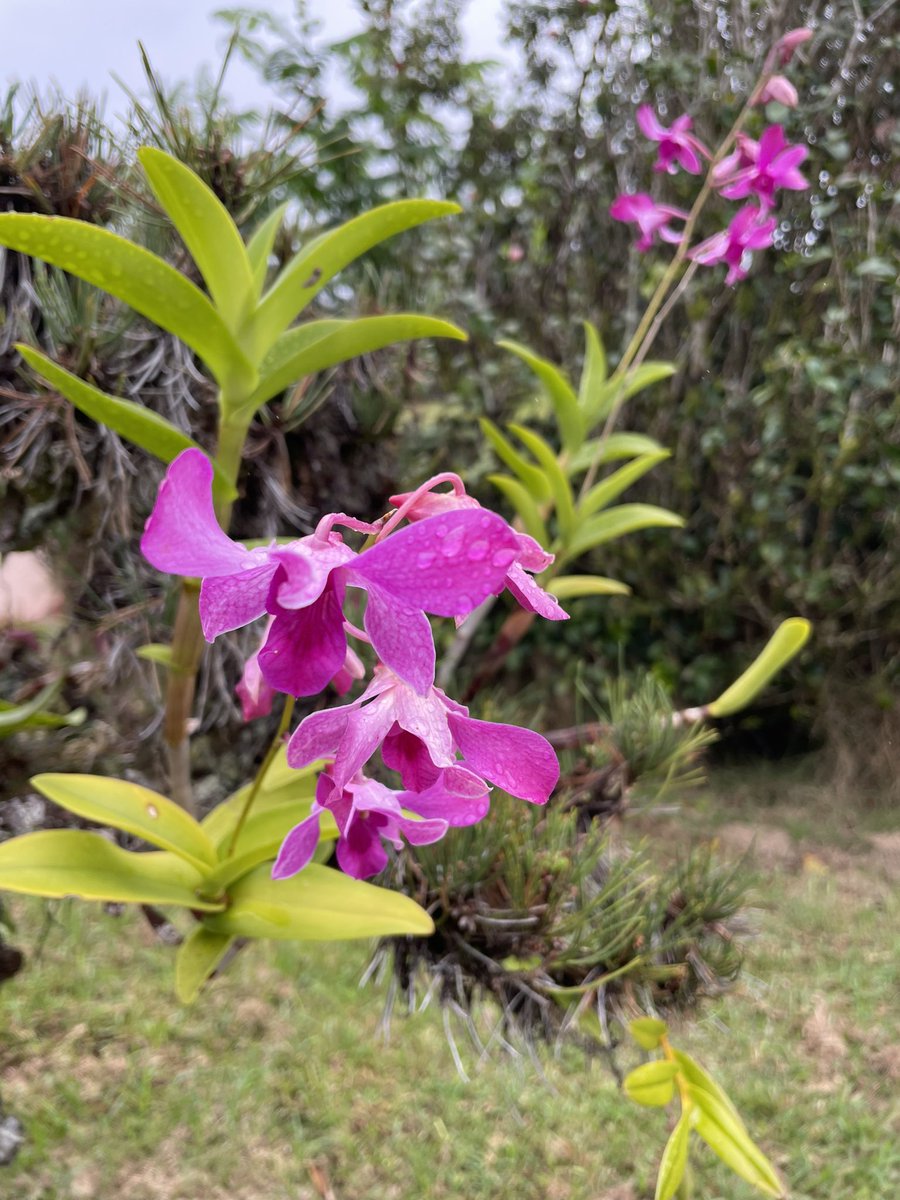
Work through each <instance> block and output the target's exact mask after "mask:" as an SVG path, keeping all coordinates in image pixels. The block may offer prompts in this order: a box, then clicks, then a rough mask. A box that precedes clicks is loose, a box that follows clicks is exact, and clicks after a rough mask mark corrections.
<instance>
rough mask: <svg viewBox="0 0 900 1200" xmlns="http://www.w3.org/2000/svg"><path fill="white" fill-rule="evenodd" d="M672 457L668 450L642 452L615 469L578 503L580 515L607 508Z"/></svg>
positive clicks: (588, 514) (584, 515) (586, 515)
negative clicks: (652, 452)
mask: <svg viewBox="0 0 900 1200" xmlns="http://www.w3.org/2000/svg"><path fill="white" fill-rule="evenodd" d="M670 457H671V454H670V453H669V451H668V450H657V451H656V453H655V454H642V455H641V456H640V458H636V459H635V460H634V461H633V462H630V463H629V464H628V465H627V466H625V467H620V468H619V469H618V471H613V473H612V475H608V476H607V477H606V479H601V480H600V482H599V483H596V484H594V486H593V487H592V488H591V489H590V491H589V492H588V493H587V495H586V496H585V497H584V498H583V499H582V500H581V502H580V504H579V505H578V515H579V516H580V517H589V516H590V515H591V514H592V513H595V512H597V511H598V510H599V509H601V508H606V506H607V504H610V503H611V502H612V501H613V500H616V499H618V497H619V496H621V494H622V492H624V491H625V490H626V489H627V488H630V487H631V485H632V484H633V483H637V481H638V480H639V479H640V478H641V477H642V476H643V475H646V474H647V472H648V471H652V470H653V468H654V467H655V466H656V464H657V463H661V462H662V461H663V460H664V459H666V458H670Z"/></svg>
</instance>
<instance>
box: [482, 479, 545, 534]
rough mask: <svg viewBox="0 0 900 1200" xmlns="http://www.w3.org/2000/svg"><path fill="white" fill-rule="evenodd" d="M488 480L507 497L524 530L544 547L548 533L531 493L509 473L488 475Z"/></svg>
mask: <svg viewBox="0 0 900 1200" xmlns="http://www.w3.org/2000/svg"><path fill="white" fill-rule="evenodd" d="M488 480H489V482H490V483H492V484H493V485H494V487H495V488H497V489H498V490H499V491H501V492H502V493H503V495H504V496H505V497H506V498H507V500H508V501H509V502H510V504H511V505H512V506H513V508H514V509H515V510H516V513H517V514H518V516H519V517H520V518H521V520H522V524H523V525H524V527H525V532H526V533H530V534H531V536H532V537H533V538H534V539H535V541H537V542H540V544H541V545H542V546H544V547H545V548H546V547H547V546H549V544H550V535H549V534H548V533H547V526H546V525H545V524H544V518H543V517H542V516H541V513H540V510H539V508H538V506H537V505H536V504H535V502H534V500H533V499H532V497H531V494H530V493H529V492H528V491H527V490H526V489H525V488H524V487H523V486H522V484H521V483H519V481H518V479H513V478H512V476H511V475H488Z"/></svg>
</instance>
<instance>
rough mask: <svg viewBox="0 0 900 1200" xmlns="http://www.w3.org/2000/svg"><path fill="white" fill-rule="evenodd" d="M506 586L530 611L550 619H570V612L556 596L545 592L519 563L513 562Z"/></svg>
mask: <svg viewBox="0 0 900 1200" xmlns="http://www.w3.org/2000/svg"><path fill="white" fill-rule="evenodd" d="M506 586H507V587H508V588H509V590H510V591H511V592H512V594H513V595H514V596H515V598H516V599H517V600H518V602H519V603H520V604H521V606H522V607H523V608H525V609H527V610H528V611H529V612H533V613H537V614H538V616H540V617H546V618H547V620H548V621H568V619H569V614H568V613H567V612H566V611H565V609H564V608H563V607H562V606H561V605H560V603H559V601H558V600H557V599H556V597H555V596H551V595H550V593H549V592H545V591H544V589H543V588H542V587H541V586H540V585H539V584H537V583H535V581H534V580H533V579H532V578H531V576H530V575H526V573H525V572H524V571H523V570H522V568H521V567H520V566H519V564H518V563H513V565H512V566H511V567H510V569H509V571H508V572H507V574H506Z"/></svg>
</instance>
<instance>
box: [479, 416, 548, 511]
mask: <svg viewBox="0 0 900 1200" xmlns="http://www.w3.org/2000/svg"><path fill="white" fill-rule="evenodd" d="M478 424H479V425H480V426H481V432H482V433H483V434H484V436H485V437H486V438H487V439H488V441H489V442H490V443H491V445H492V446H493V447H494V449H495V450H496V452H497V456H498V458H501V459H502V460H503V462H505V463H506V465H507V466H508V467H509V469H510V470H511V471H515V473H516V474H517V475H518V477H519V478H520V479H521V481H522V483H523V484H524V485H525V487H526V488H527V489H528V491H529V492H530V493H531V495H532V496H533V497H534V499H535V500H537V501H538V503H539V504H543V503H544V502H545V501H547V500H549V499H550V485H549V484H548V483H547V479H546V476H545V475H544V473H543V471H541V470H539V469H538V468H537V467H536V466H535V465H534V463H531V462H529V461H528V459H527V458H525V457H524V455H522V454H520V453H519V451H518V450H517V449H516V448H515V446H513V444H512V442H510V441H508V440H507V439H506V438H505V437H504V436H503V434H502V433H501V432H500V430H499V429H498V428H497V426H496V425H495V424H494V422H493V421H489V420H488V419H487V417H481V419H480V420H479V422H478Z"/></svg>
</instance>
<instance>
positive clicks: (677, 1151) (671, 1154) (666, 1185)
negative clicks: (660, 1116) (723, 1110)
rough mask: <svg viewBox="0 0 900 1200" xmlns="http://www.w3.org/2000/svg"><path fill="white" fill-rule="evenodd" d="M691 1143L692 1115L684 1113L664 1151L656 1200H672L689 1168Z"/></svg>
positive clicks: (657, 1182)
mask: <svg viewBox="0 0 900 1200" xmlns="http://www.w3.org/2000/svg"><path fill="white" fill-rule="evenodd" d="M690 1142H691V1117H690V1113H682V1115H681V1117H680V1118H679V1120H678V1124H677V1125H676V1126H675V1128H674V1129H673V1130H672V1133H671V1135H670V1136H669V1140H668V1141H667V1142H666V1146H665V1149H664V1150H663V1154H662V1159H661V1160H660V1164H659V1174H658V1175H657V1177H656V1192H655V1195H654V1200H672V1197H673V1196H674V1195H675V1193H676V1192H677V1191H678V1188H679V1186H680V1184H681V1181H682V1179H683V1178H684V1172H685V1169H686V1167H687V1161H688V1150H689V1149H690Z"/></svg>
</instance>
